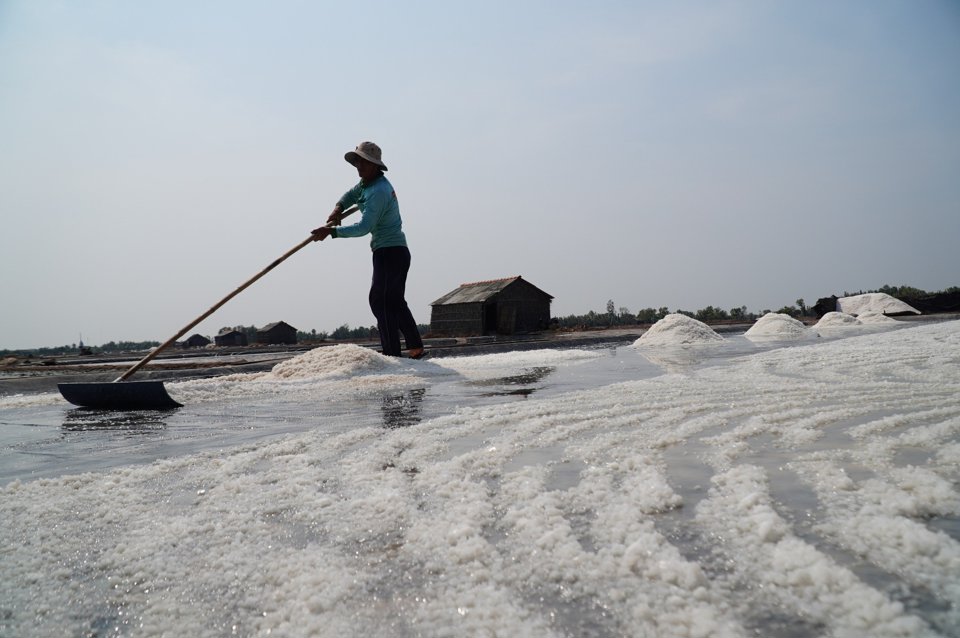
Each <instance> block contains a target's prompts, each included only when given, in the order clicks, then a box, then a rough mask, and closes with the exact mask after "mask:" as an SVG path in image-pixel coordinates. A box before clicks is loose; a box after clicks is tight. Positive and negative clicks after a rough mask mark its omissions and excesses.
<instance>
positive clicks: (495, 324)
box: [430, 277, 553, 336]
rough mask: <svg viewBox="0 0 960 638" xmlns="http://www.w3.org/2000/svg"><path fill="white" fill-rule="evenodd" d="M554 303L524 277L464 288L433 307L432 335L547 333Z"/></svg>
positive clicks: (468, 285) (483, 282)
mask: <svg viewBox="0 0 960 638" xmlns="http://www.w3.org/2000/svg"><path fill="white" fill-rule="evenodd" d="M552 300H553V297H552V296H551V295H548V294H547V293H545V292H544V291H542V290H540V289H539V288H537V287H536V286H534V285H533V284H531V283H529V282H527V281H525V280H524V279H522V278H521V277H508V278H506V279H493V280H490V281H477V282H474V283H469V284H463V285H461V286H460V287H459V288H457V289H456V290H453V291H451V292H448V293H447V294H445V295H444V296H442V297H440V298H439V299H437V300H436V301H434V302H433V303H432V304H430V306H431V313H430V332H431V334H434V335H438V336H457V335H460V336H466V335H485V334H515V333H518V332H534V331H537V330H543V329H545V328H546V327H547V326H548V325H549V324H550V302H551V301H552Z"/></svg>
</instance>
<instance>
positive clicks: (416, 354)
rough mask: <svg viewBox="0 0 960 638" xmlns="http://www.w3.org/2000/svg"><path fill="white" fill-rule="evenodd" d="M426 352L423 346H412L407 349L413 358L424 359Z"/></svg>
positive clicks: (408, 354)
mask: <svg viewBox="0 0 960 638" xmlns="http://www.w3.org/2000/svg"><path fill="white" fill-rule="evenodd" d="M424 354H426V353H425V352H424V350H423V348H410V349H409V350H407V356H408V357H410V358H411V359H422V358H423V355H424Z"/></svg>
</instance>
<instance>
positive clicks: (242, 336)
mask: <svg viewBox="0 0 960 638" xmlns="http://www.w3.org/2000/svg"><path fill="white" fill-rule="evenodd" d="M213 340H214V341H215V342H216V344H217V345H218V346H245V345H247V335H246V333H244V332H240V331H239V330H224V331H223V332H221V333H220V334H218V335H217V336H215V337H214V338H213Z"/></svg>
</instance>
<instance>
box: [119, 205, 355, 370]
mask: <svg viewBox="0 0 960 638" xmlns="http://www.w3.org/2000/svg"><path fill="white" fill-rule="evenodd" d="M357 210H359V208H358V207H357V206H351V207H350V208H348V209H347V210H345V211H343V213H342V214H341V216H340V217H341V219H342V218H344V217H346V216H347V215H350V214H352V213H355V212H356V211H357ZM333 225H334V224H332V223H330V224H326V226H327V228H331V227H333ZM312 241H313V235H310V236H309V237H307V238H306V239H304V240H303V241H302V242H300V243H299V244H297V245H296V246H294V247H293V248H291V249H290V250H288V251H287V252H285V253H283V254H282V255H281V256H280V257H278V258H277V259H275V260H274V261H273V263H271V264H270V265H269V266H267V267H266V268H264V269H263V270H261V271H260V272H258V273H257V274H256V275H254V276H253V277H251V278H250V279H248V280H247V281H245V282H244V283H242V284H241V285H240V287H239V288H237V289H236V290H234V291H233V292H231V293H230V294H228V295H227V296H226V297H224V298H223V299H221V300H220V301H218V302H217V303H215V304H214V305H213V306H211V307H210V309H209V310H207V311H206V312H205V313H203V314H202V315H200V316H199V317H197V318H196V319H194V320H193V321H191V322H190V323H188V324H187V325H186V326H184V327H183V328H181V329H180V331H179V332H178V333H177V334H175V335H173V336H172V337H170V338H169V339H167V340H166V341H164V342H163V343H161V344H160V345H159V346H157V347H156V348H155V349H154V350H152V351H150V353H149V354H147V356H145V357H144V358H143V359H140V361H138V362H137V363H136V364H134V366H133V367H132V368H130V369H129V370H127V371H126V372H124V373H123V374H121V375H120V376H119V377H117V378H116V379H114V381H113V382H114V383H117V382H118V381H124V380H126V379H128V378H129V377H130V375H132V374H133V373H134V372H136V371H137V370H139V369H140V368H142V367H143V366H145V365H147V363H149V362H150V361H151V360H153V358H154V357H156V356H157V355H158V354H160V353H161V352H162V351H163V350H164V349H166V348H167V346H169V345H170V344H172V343H173V342H174V341H176V340H177V339H179V338H180V337H182V336H183V335H184V334H186V332H187V330H190V329H191V328H193V327H194V326H196V325H197V324H198V323H200V322H201V321H203V320H204V319H206V318H207V317H209V316H210V315H212V314H213V313H214V312H216V311H217V310H219V309H220V306H222V305H223V304H225V303H227V302H228V301H230V300H231V299H233V298H234V297H236V296H237V295H239V294H240V293H241V292H243V291H244V290H246V289H247V288H248V287H249V286H250V285H251V284H253V282H255V281H256V280H258V279H260V278H261V277H263V276H264V275H266V274H267V273H268V272H270V271H271V270H273V269H274V268H276V267H277V266H279V265H280V264H281V263H282V262H283V261H285V260H286V259H287V258H288V257H290V255H292V254H293V253H295V252H297V251H298V250H300V249H301V248H303V247H304V246H306V245H307V244H309V243H310V242H312Z"/></svg>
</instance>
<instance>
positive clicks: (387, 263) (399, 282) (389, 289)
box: [370, 246, 423, 357]
mask: <svg viewBox="0 0 960 638" xmlns="http://www.w3.org/2000/svg"><path fill="white" fill-rule="evenodd" d="M409 270H410V251H409V250H407V248H406V247H404V246H394V247H390V248H380V249H377V250H375V251H374V252H373V281H372V283H371V286H370V309H371V310H372V311H373V315H374V316H375V317H376V318H377V330H378V331H379V332H380V347H381V351H382V352H383V354H385V355H389V356H394V357H398V356H400V333H401V332H402V333H403V337H404V340H405V341H406V345H407V348H419V347H422V345H423V342H422V340H421V339H420V333H419V331H418V330H417V324H416V321H415V320H414V318H413V313H411V312H410V308H409V307H408V306H407V302H406V300H405V299H404V294H405V292H406V285H407V272H408V271H409Z"/></svg>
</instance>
